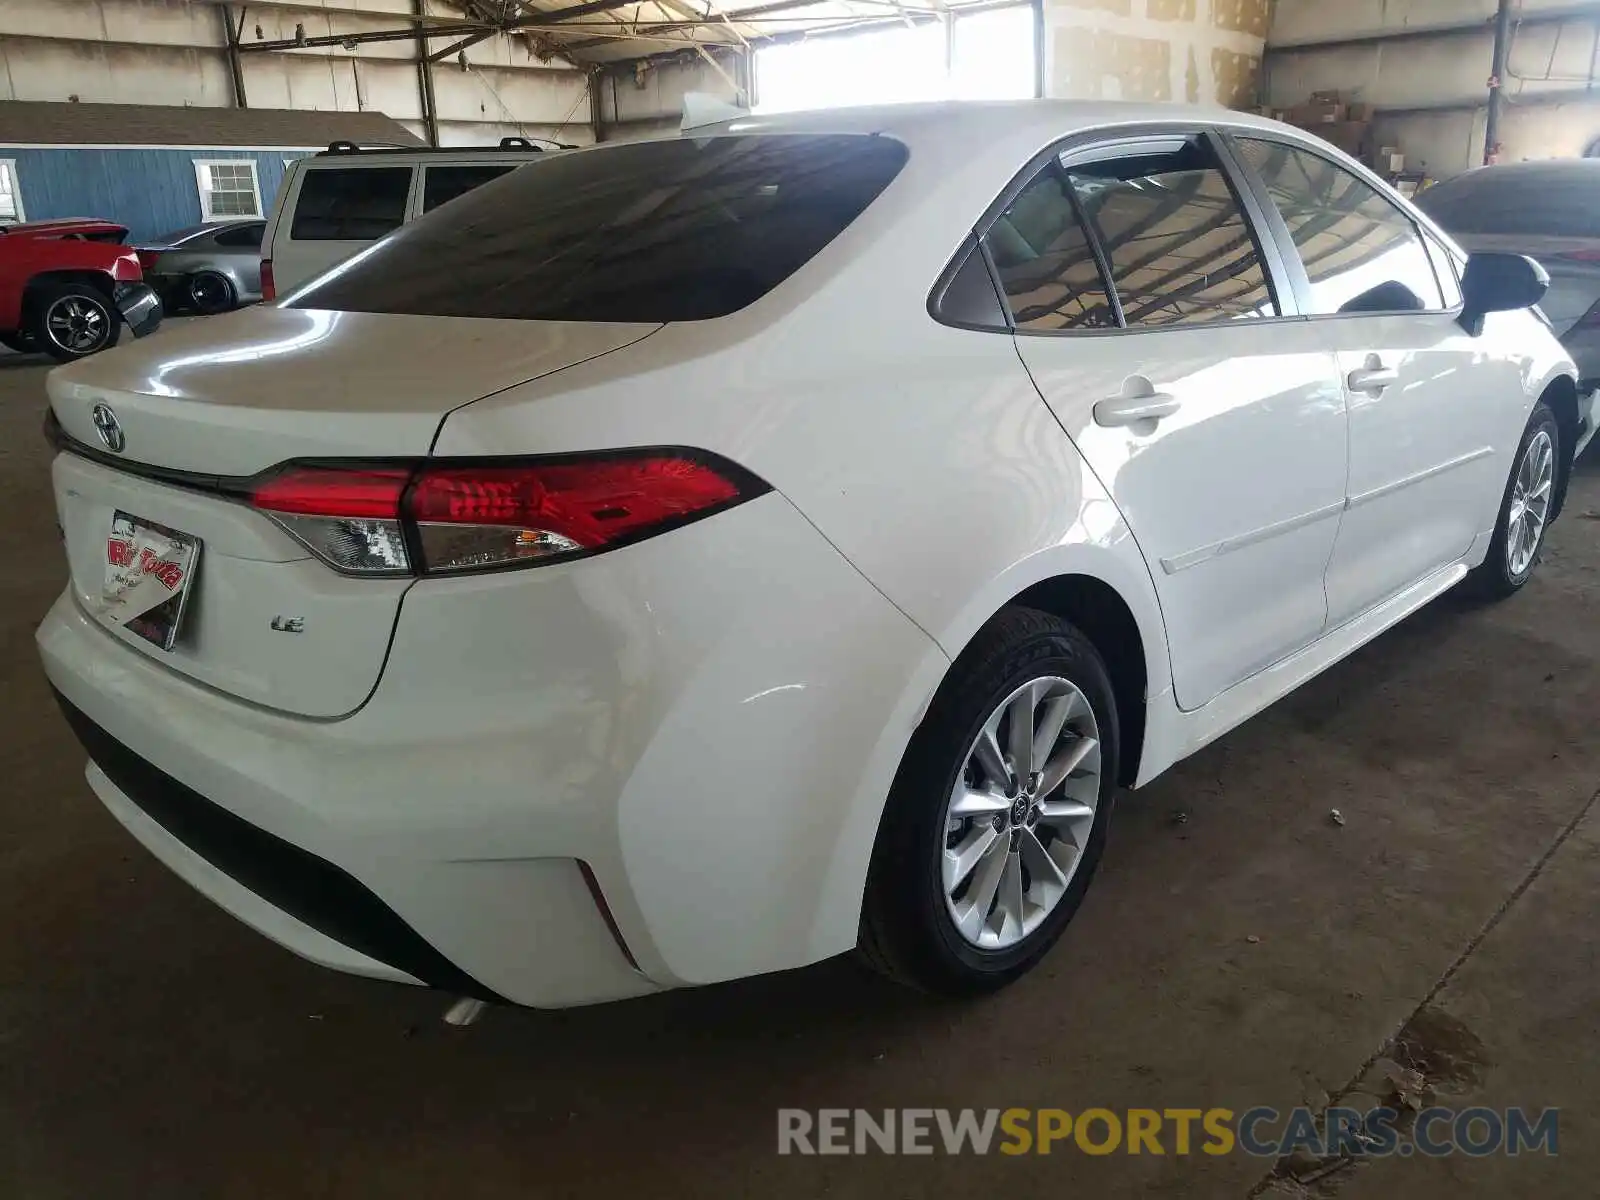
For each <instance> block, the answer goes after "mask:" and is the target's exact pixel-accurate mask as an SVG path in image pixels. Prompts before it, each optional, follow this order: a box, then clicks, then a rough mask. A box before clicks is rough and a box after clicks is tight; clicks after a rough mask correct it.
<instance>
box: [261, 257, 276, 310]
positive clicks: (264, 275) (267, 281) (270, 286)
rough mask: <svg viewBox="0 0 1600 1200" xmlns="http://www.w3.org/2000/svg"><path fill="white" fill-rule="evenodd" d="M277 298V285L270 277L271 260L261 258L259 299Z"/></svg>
mask: <svg viewBox="0 0 1600 1200" xmlns="http://www.w3.org/2000/svg"><path fill="white" fill-rule="evenodd" d="M277 298H278V285H277V284H276V283H274V282H273V279H272V260H271V259H270V258H263V259H262V260H261V299H262V300H276V299H277Z"/></svg>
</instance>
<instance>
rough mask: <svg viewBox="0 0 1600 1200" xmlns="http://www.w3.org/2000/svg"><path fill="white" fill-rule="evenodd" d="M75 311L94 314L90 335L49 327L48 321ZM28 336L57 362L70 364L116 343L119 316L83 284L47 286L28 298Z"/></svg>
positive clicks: (106, 299) (99, 294) (106, 298)
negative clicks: (74, 334) (91, 334)
mask: <svg viewBox="0 0 1600 1200" xmlns="http://www.w3.org/2000/svg"><path fill="white" fill-rule="evenodd" d="M75 312H93V313H95V314H96V318H95V321H96V323H95V325H94V336H93V337H92V339H91V338H89V337H88V334H87V333H85V334H84V335H83V336H82V337H74V336H73V334H72V333H71V332H68V331H63V330H61V329H59V328H58V327H53V326H52V320H54V319H58V318H68V317H69V314H71V313H75ZM27 320H28V329H27V332H28V336H29V337H30V338H32V339H33V341H34V343H35V344H36V345H37V346H38V347H39V348H40V349H42V350H43V351H44V352H45V353H46V354H48V355H49V356H50V357H51V358H53V359H55V360H56V361H57V362H72V361H74V360H75V359H79V358H87V357H88V356H89V355H91V354H98V353H100V351H102V350H108V349H110V348H111V347H112V346H115V345H116V344H117V338H118V337H119V336H120V335H121V333H122V314H121V313H119V312H118V311H117V308H116V305H114V304H112V303H111V298H110V297H109V296H107V295H106V294H105V293H104V292H102V291H101V290H100V289H99V288H97V287H94V286H93V285H92V284H87V283H49V284H45V285H43V286H42V287H39V288H37V289H36V290H35V291H34V292H33V293H32V294H31V295H30V296H29V297H28V319H27Z"/></svg>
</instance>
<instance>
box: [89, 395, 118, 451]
mask: <svg viewBox="0 0 1600 1200" xmlns="http://www.w3.org/2000/svg"><path fill="white" fill-rule="evenodd" d="M89 419H90V420H91V421H93V422H94V431H95V432H96V433H98V434H99V435H100V440H101V441H102V442H104V443H105V447H106V449H107V450H109V451H111V452H112V453H113V454H121V453H122V448H123V447H124V446H126V445H127V444H128V439H127V438H126V437H125V436H123V433H122V424H121V422H119V421H118V420H117V414H116V413H114V412H112V411H111V407H110V405H106V404H96V405H95V406H94V411H93V412H92V413H90V414H89Z"/></svg>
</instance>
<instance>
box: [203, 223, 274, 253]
mask: <svg viewBox="0 0 1600 1200" xmlns="http://www.w3.org/2000/svg"><path fill="white" fill-rule="evenodd" d="M266 230H267V227H266V224H265V223H262V224H259V225H236V226H234V227H233V228H232V229H224V230H221V231H219V232H218V234H217V236H216V238H215V239H214V240H215V241H216V243H217V245H219V246H231V247H233V248H234V249H246V250H259V249H260V248H261V235H262V234H263V233H265V232H266Z"/></svg>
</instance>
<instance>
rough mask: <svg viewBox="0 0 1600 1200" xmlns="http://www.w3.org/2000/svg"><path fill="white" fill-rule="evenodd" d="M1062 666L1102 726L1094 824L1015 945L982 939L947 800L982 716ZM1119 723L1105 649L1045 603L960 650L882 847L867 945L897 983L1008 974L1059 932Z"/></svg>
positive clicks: (868, 901) (904, 779) (913, 755)
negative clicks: (948, 824) (967, 907)
mask: <svg viewBox="0 0 1600 1200" xmlns="http://www.w3.org/2000/svg"><path fill="white" fill-rule="evenodd" d="M1045 676H1059V677H1061V678H1064V679H1066V680H1067V681H1068V682H1070V683H1071V684H1073V685H1074V686H1076V687H1077V688H1078V690H1079V691H1081V692H1082V693H1083V696H1084V697H1085V698H1086V699H1087V700H1088V701H1089V705H1090V707H1091V708H1092V709H1093V712H1094V718H1095V722H1096V724H1097V725H1098V727H1099V734H1100V747H1101V765H1100V771H1101V775H1100V786H1099V792H1098V803H1097V805H1096V811H1095V815H1094V818H1093V825H1092V826H1091V828H1090V832H1089V834H1088V837H1087V839H1086V840H1085V841H1083V842H1082V851H1081V857H1080V858H1079V860H1078V865H1077V868H1076V870H1075V872H1074V874H1073V875H1072V876H1071V878H1070V880H1069V882H1068V884H1067V889H1066V891H1065V893H1064V894H1063V895H1062V896H1061V897H1060V899H1059V900H1058V901H1057V903H1056V906H1055V908H1054V909H1053V910H1051V911H1050V913H1049V915H1048V916H1047V917H1045V918H1044V920H1043V921H1042V922H1041V923H1040V924H1039V926H1038V927H1037V928H1036V929H1034V930H1033V931H1032V933H1030V934H1028V935H1027V936H1025V937H1023V938H1022V940H1021V941H1020V942H1018V943H1016V944H1015V945H1012V946H1010V947H1008V948H1006V949H996V950H989V949H981V948H979V947H977V946H975V945H973V944H972V943H971V942H970V941H968V940H967V939H966V938H964V937H963V936H962V935H961V934H960V933H959V932H958V931H957V929H956V926H955V922H954V920H953V918H952V917H951V915H950V912H949V910H948V908H947V906H946V896H945V888H944V881H943V879H942V877H941V871H940V863H941V860H942V857H943V853H944V849H945V846H946V844H947V843H946V840H945V839H946V831H945V815H946V814H945V803H946V798H947V797H948V796H950V794H951V791H952V789H953V788H954V787H955V785H956V782H957V778H958V776H959V775H960V773H961V772H962V771H963V769H964V768H965V762H966V755H967V750H968V747H970V746H971V745H972V744H973V742H974V740H975V739H976V738H977V736H978V733H979V731H980V729H981V728H982V726H983V724H984V721H985V720H986V719H987V718H988V716H989V715H990V714H991V713H992V712H994V710H995V709H996V707H997V706H999V705H1000V704H1001V703H1002V701H1004V700H1005V698H1006V697H1007V696H1009V695H1010V694H1011V693H1012V692H1014V691H1015V690H1016V689H1017V688H1019V687H1021V686H1022V685H1023V684H1025V683H1027V682H1028V681H1029V680H1030V679H1036V678H1043V677H1045ZM1118 747H1119V734H1118V724H1117V710H1116V703H1115V701H1114V699H1113V693H1112V689H1111V680H1110V677H1109V675H1108V674H1107V672H1106V668H1105V663H1104V662H1103V661H1102V660H1101V658H1100V655H1099V653H1098V652H1097V651H1096V650H1095V648H1094V646H1093V645H1092V644H1091V643H1090V641H1089V639H1088V638H1086V637H1084V635H1083V634H1082V633H1080V632H1079V631H1078V630H1077V629H1075V628H1074V627H1073V626H1071V625H1069V624H1068V623H1067V622H1065V621H1062V620H1060V619H1059V618H1057V617H1053V616H1051V615H1050V614H1048V613H1044V612H1040V611H1038V610H1037V609H1029V608H1010V609H1006V610H1004V611H1003V612H1001V613H1000V615H999V616H997V617H995V618H994V619H993V620H992V621H991V622H990V623H989V624H988V625H987V626H986V627H985V628H984V629H983V631H982V632H981V633H979V635H978V637H977V638H976V639H975V640H974V641H973V643H972V645H971V646H970V647H968V649H967V650H966V651H965V652H964V653H963V654H962V655H961V657H960V658H959V659H958V660H957V662H956V664H955V666H954V667H953V668H952V670H951V673H950V675H949V676H948V677H947V678H946V679H945V682H944V684H943V685H942V686H941V687H940V689H939V692H938V694H937V695H936V696H935V697H934V701H933V704H932V705H931V706H930V708H929V711H928V715H927V717H926V718H925V719H924V720H923V722H922V724H921V726H919V727H918V729H917V731H916V733H915V734H914V735H913V737H912V739H911V745H910V747H909V748H908V749H907V751H906V755H905V758H904V760H903V761H902V762H901V765H900V772H899V774H898V776H897V777H896V779H895V782H894V786H893V788H892V790H891V792H890V795H889V801H888V804H887V806H886V807H885V810H884V816H883V821H882V823H881V825H880V827H879V830H878V838H877V842H876V844H875V845H874V847H873V854H872V863H871V867H870V869H869V871H868V877H867V890H866V897H865V900H864V903H863V906H862V918H861V937H860V943H859V947H858V954H859V956H860V958H861V959H862V960H863V961H864V962H865V963H866V965H867V966H869V967H871V968H872V969H873V970H875V971H878V972H879V973H881V974H884V975H887V976H889V977H890V978H892V979H895V980H897V981H898V982H901V983H905V984H908V985H910V986H912V987H915V988H919V989H921V990H923V991H928V992H934V993H938V994H943V995H973V994H979V993H983V992H988V991H993V990H995V989H998V988H1001V987H1004V986H1005V985H1006V984H1009V983H1011V982H1012V981H1013V980H1015V979H1017V978H1018V977H1020V976H1021V975H1023V974H1025V973H1026V972H1027V971H1029V970H1030V969H1032V967H1033V966H1034V965H1035V964H1036V963H1037V962H1038V961H1039V960H1040V958H1042V957H1043V956H1044V954H1045V953H1046V951H1048V950H1049V949H1050V947H1051V946H1052V945H1053V944H1054V943H1055V941H1056V939H1057V938H1059V937H1060V936H1061V933H1062V931H1063V930H1064V929H1065V928H1066V926H1067V923H1068V922H1069V921H1071V919H1072V916H1073V913H1074V912H1076V911H1077V908H1078V905H1079V903H1080V902H1081V901H1082V899H1083V895H1084V893H1085V892H1086V891H1087V890H1088V887H1089V884H1090V882H1091V881H1092V879H1093V878H1094V872H1095V868H1096V866H1097V865H1098V863H1099V860H1100V854H1101V851H1102V850H1103V849H1104V846H1105V838H1106V827H1107V825H1108V824H1109V822H1110V818H1111V809H1112V802H1113V799H1114V798H1115V794H1116V788H1117V783H1116V780H1117V765H1118Z"/></svg>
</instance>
